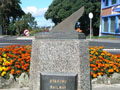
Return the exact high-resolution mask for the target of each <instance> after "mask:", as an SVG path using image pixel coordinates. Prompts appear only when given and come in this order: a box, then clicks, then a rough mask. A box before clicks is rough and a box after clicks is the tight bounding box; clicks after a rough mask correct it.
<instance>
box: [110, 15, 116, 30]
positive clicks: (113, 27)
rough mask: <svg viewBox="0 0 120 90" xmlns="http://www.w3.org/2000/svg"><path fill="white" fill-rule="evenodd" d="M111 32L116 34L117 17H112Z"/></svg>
mask: <svg viewBox="0 0 120 90" xmlns="http://www.w3.org/2000/svg"><path fill="white" fill-rule="evenodd" d="M110 32H115V16H112V17H110Z"/></svg>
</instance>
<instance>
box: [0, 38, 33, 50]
mask: <svg viewBox="0 0 120 90" xmlns="http://www.w3.org/2000/svg"><path fill="white" fill-rule="evenodd" d="M16 44H20V45H32V40H7V39H0V48H2V47H4V46H9V45H16Z"/></svg>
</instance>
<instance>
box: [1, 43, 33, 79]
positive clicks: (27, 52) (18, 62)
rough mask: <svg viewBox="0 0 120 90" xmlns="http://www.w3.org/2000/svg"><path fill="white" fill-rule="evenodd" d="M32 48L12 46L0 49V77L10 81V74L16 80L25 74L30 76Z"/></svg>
mask: <svg viewBox="0 0 120 90" xmlns="http://www.w3.org/2000/svg"><path fill="white" fill-rule="evenodd" d="M31 48H32V47H31V46H29V45H27V46H23V45H22V46H20V45H12V46H7V47H4V48H0V76H1V77H3V78H4V79H9V77H10V74H12V75H13V76H14V78H16V77H19V76H20V75H21V74H22V73H23V72H25V73H27V74H29V71H30V70H29V67H30V58H31Z"/></svg>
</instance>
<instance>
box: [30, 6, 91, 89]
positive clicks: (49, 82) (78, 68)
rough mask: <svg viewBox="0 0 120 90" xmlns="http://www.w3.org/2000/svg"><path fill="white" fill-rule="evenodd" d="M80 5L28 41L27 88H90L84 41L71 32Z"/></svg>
mask: <svg viewBox="0 0 120 90" xmlns="http://www.w3.org/2000/svg"><path fill="white" fill-rule="evenodd" d="M83 12H84V7H82V8H81V9H79V10H78V11H76V12H75V13H73V14H72V15H71V16H69V17H68V18H67V19H65V20H64V21H63V22H61V23H60V24H58V25H57V26H56V27H55V28H54V29H53V30H52V31H51V32H47V33H39V34H37V35H36V36H35V40H33V43H32V58H31V66H30V86H29V90H90V89H91V83H90V67H89V49H88V46H89V45H88V44H89V43H88V41H87V40H85V35H84V34H83V33H78V32H76V31H75V29H74V27H75V23H76V22H77V21H78V19H79V18H80V17H81V16H82V14H83Z"/></svg>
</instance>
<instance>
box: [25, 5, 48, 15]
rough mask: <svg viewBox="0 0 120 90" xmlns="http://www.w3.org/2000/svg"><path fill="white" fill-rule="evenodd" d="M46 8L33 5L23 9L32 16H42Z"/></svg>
mask: <svg viewBox="0 0 120 90" xmlns="http://www.w3.org/2000/svg"><path fill="white" fill-rule="evenodd" d="M47 9H48V8H37V7H35V6H30V7H27V8H24V9H23V10H24V12H25V13H28V12H30V13H31V14H32V15H33V16H34V17H42V16H44V14H45V12H46V11H47Z"/></svg>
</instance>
